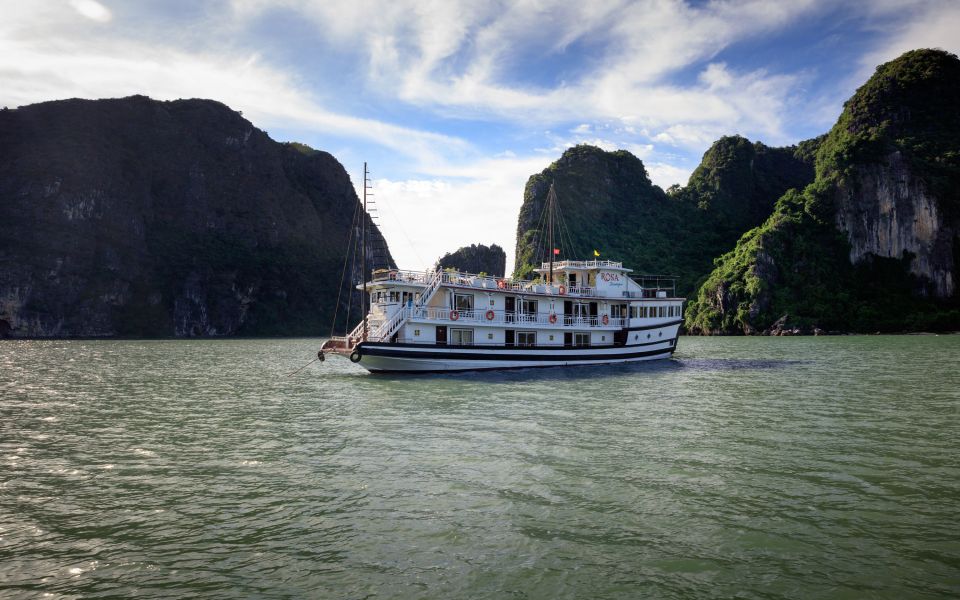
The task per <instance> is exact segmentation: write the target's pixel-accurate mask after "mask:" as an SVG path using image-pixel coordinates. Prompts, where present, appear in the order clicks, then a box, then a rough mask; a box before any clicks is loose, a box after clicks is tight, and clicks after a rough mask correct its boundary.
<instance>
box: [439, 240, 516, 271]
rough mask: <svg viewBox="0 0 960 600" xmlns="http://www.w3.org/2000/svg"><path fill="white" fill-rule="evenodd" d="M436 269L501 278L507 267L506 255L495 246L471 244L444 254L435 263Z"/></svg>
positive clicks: (501, 249)
mask: <svg viewBox="0 0 960 600" xmlns="http://www.w3.org/2000/svg"><path fill="white" fill-rule="evenodd" d="M436 266H437V268H440V269H448V268H453V269H458V270H460V271H466V272H468V273H486V274H487V275H491V276H494V277H503V276H504V271H505V270H506V267H507V253H506V252H504V250H503V248H501V247H500V246H498V245H496V244H492V245H490V246H484V245H483V244H471V245H469V246H464V247H462V248H460V249H458V250H456V251H454V252H451V253H449V254H444V255H443V256H442V257H441V258H440V260H438V261H437V265H436Z"/></svg>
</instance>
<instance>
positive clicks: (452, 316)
mask: <svg viewBox="0 0 960 600" xmlns="http://www.w3.org/2000/svg"><path fill="white" fill-rule="evenodd" d="M410 310H411V309H404V311H410ZM488 313H489V314H488ZM410 317H412V318H414V319H423V320H425V321H441V322H446V323H445V324H447V323H449V324H451V325H452V324H455V323H480V324H484V325H507V326H518V325H520V326H522V325H544V326H548V327H580V328H593V327H595V328H605V329H609V328H620V327H625V326H626V324H627V319H625V318H620V317H606V322H604V317H603V316H586V317H578V316H573V315H562V314H555V313H554V314H544V313H535V314H531V313H521V312H513V311H511V312H507V311H503V310H482V309H481V310H453V309H450V308H433V307H421V308H415V309H412V314H410Z"/></svg>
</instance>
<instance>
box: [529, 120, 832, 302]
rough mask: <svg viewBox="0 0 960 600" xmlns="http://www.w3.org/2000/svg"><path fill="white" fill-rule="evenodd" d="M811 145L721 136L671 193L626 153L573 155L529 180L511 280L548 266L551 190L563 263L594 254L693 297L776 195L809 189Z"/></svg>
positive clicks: (574, 151) (576, 151)
mask: <svg viewBox="0 0 960 600" xmlns="http://www.w3.org/2000/svg"><path fill="white" fill-rule="evenodd" d="M816 144H817V140H812V141H809V142H804V143H803V144H801V145H800V146H799V147H789V148H771V147H768V146H765V145H763V144H760V143H751V142H750V141H749V140H747V139H745V138H742V137H739V136H731V137H724V138H721V139H720V140H718V141H717V142H715V143H714V144H713V146H712V147H711V148H710V149H709V150H707V152H706V153H705V154H704V157H703V161H702V162H701V164H700V166H699V167H697V169H696V170H695V171H694V172H693V174H692V175H691V177H690V181H689V183H688V185H687V186H686V187H680V186H673V187H671V188H670V189H669V190H668V191H667V192H664V191H663V190H662V189H660V188H659V187H657V186H655V185H653V184H652V183H651V182H650V179H649V177H648V175H647V171H646V168H645V167H644V166H643V163H642V162H641V161H640V159H638V158H636V157H635V156H633V155H632V154H630V153H629V152H627V151H625V150H618V151H615V152H607V151H604V150H601V149H600V148H596V147H593V146H587V145H580V146H576V147H573V148H570V149H569V150H567V151H566V152H564V153H563V156H561V157H560V159H559V160H557V161H556V162H554V163H553V164H551V165H550V166H549V167H547V168H546V169H545V170H544V171H542V172H541V173H538V174H536V175H533V176H531V177H530V179H529V180H528V182H527V186H526V189H525V190H524V201H523V205H522V207H521V209H520V218H519V223H518V227H517V254H516V265H515V267H514V268H515V271H514V274H515V275H518V276H525V275H528V274H530V273H531V272H532V269H533V267H534V266H535V265H536V263H537V262H538V261H540V260H545V258H544V257H545V251H546V245H547V244H546V242H544V241H543V239H542V238H543V237H544V236H545V235H546V234H545V228H544V227H543V224H542V223H541V222H540V217H541V214H542V212H543V206H544V202H545V200H546V195H547V191H548V190H549V188H550V184H551V183H553V184H554V185H555V186H556V192H557V198H558V204H559V206H560V213H561V214H562V215H563V221H564V224H565V225H566V231H565V235H564V236H563V237H561V239H560V242H558V245H562V246H563V248H562V250H563V251H564V252H565V253H566V254H565V256H563V258H588V257H592V256H593V251H594V250H599V251H600V253H601V256H602V257H603V258H610V259H612V260H622V261H623V262H624V264H625V266H628V267H630V268H632V269H634V270H635V271H637V272H642V273H662V274H670V275H676V276H678V277H679V281H678V286H679V291H680V292H681V293H683V294H692V293H693V292H694V291H695V290H696V288H697V286H698V284H699V283H700V282H701V281H702V280H703V279H705V278H706V276H707V275H708V274H709V273H710V270H711V269H712V268H713V258H714V257H716V256H719V255H720V254H721V253H723V252H725V251H726V250H727V249H729V248H730V247H732V246H733V244H734V243H736V241H737V239H738V238H739V237H740V235H742V233H743V232H744V231H746V230H747V229H750V228H752V227H756V226H757V225H759V224H760V223H762V222H763V221H764V219H766V218H767V216H769V215H770V213H771V212H772V211H773V204H774V201H775V200H776V199H777V198H778V197H779V196H780V195H781V194H783V193H784V192H785V191H786V190H787V189H789V188H791V187H795V186H802V185H806V184H807V183H809V182H810V181H813V177H814V173H813V158H812V153H813V150H814V149H815V147H816ZM555 235H556V234H555Z"/></svg>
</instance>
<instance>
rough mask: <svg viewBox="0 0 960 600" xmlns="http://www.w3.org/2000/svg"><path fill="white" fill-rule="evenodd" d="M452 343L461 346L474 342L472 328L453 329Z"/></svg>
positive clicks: (451, 331) (451, 332)
mask: <svg viewBox="0 0 960 600" xmlns="http://www.w3.org/2000/svg"><path fill="white" fill-rule="evenodd" d="M450 343H451V344H454V345H460V346H469V345H470V344H472V343H473V330H472V329H451V330H450Z"/></svg>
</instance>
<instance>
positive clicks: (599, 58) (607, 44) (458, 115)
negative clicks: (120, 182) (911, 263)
mask: <svg viewBox="0 0 960 600" xmlns="http://www.w3.org/2000/svg"><path fill="white" fill-rule="evenodd" d="M0 14H2V15H3V17H4V18H3V19H2V20H0V105H4V106H11V107H12V106H20V105H23V104H29V103H33V102H40V101H44V100H53V99H60V98H70V97H82V98H108V97H119V96H126V95H131V94H146V95H149V96H152V97H154V98H158V99H164V100H167V99H175V98H192V97H200V98H213V99H216V100H220V101H222V102H224V103H226V104H228V105H229V106H231V107H233V108H235V109H237V110H241V111H243V114H244V116H245V117H247V118H249V119H250V120H251V121H252V122H253V123H254V124H255V125H256V126H258V127H260V128H261V129H264V130H265V131H267V132H268V133H269V134H270V135H271V136H272V137H273V138H274V139H277V140H281V141H300V142H304V143H307V144H309V145H311V146H313V147H316V148H320V149H324V150H327V151H329V152H331V153H332V154H333V155H334V156H336V157H337V158H338V159H339V160H340V162H341V163H342V164H343V165H344V167H345V168H346V169H347V171H348V172H349V173H350V174H351V176H352V178H353V180H354V182H359V181H360V173H361V172H362V166H363V162H364V161H367V162H369V163H370V165H371V170H372V173H373V178H374V185H375V187H376V198H377V201H378V203H379V205H380V212H381V227H382V229H383V231H384V233H385V235H386V236H387V240H388V242H389V243H390V247H391V250H392V251H393V253H394V256H395V258H396V259H397V261H398V262H399V263H400V265H401V266H406V267H409V268H415V269H421V268H424V267H426V266H428V265H429V264H431V263H432V262H433V261H435V260H436V259H437V258H438V257H439V256H440V255H441V254H443V253H444V252H447V251H451V250H454V249H456V248H457V247H459V246H460V245H463V244H469V243H485V244H490V243H497V244H500V245H502V246H504V248H505V249H506V250H507V252H508V255H509V257H508V264H509V265H512V254H513V246H514V243H515V240H514V236H515V228H516V219H517V214H518V211H519V208H520V204H521V201H522V197H523V186H524V183H525V182H526V179H527V177H529V176H530V175H531V174H533V173H535V172H538V171H540V170H542V169H543V168H544V167H546V166H547V165H548V164H550V162H552V161H553V160H556V158H558V157H559V156H560V154H561V153H562V152H563V150H564V149H565V148H567V147H569V146H571V145H573V144H577V143H591V144H595V145H598V146H601V147H603V148H606V149H617V148H623V149H627V150H629V151H631V152H633V153H634V154H636V155H637V156H638V157H640V158H641V159H642V160H643V162H644V164H645V165H646V166H647V170H648V172H649V173H650V176H651V178H652V179H653V181H654V182H655V183H657V184H659V185H661V186H663V187H667V186H669V185H670V184H673V183H681V184H683V183H686V179H687V177H688V176H689V174H690V172H691V171H692V170H693V169H694V168H695V167H696V165H697V164H698V163H699V161H700V157H701V156H702V154H703V152H704V151H705V150H706V149H707V148H708V147H709V145H710V144H711V143H712V142H713V141H714V140H715V139H716V138H718V137H719V136H721V135H728V134H734V133H737V134H741V135H744V136H746V137H748V138H750V139H751V140H760V141H763V142H764V143H767V144H770V145H786V144H792V143H796V142H798V141H800V140H803V139H807V138H810V137H813V136H815V135H818V134H820V133H823V132H825V131H826V130H827V129H828V128H829V127H830V126H831V125H832V124H833V122H834V121H835V120H836V118H837V116H838V115H839V113H840V110H841V107H842V103H843V101H844V100H845V99H846V98H848V97H849V96H850V95H851V94H852V93H853V91H854V90H855V89H856V87H857V86H858V85H859V84H861V83H862V82H863V81H864V80H865V79H866V78H867V77H869V75H870V74H871V73H872V72H873V70H874V68H875V67H876V65H878V64H879V63H881V62H883V61H886V60H889V59H891V58H894V57H896V56H897V55H899V54H900V53H902V52H903V51H905V50H908V49H912V48H919V47H940V48H945V49H947V50H950V51H952V52H958V51H960V34H958V33H957V32H960V2H957V1H946V0H897V1H894V0H874V1H862V2H857V1H848V2H843V1H840V2H838V1H835V0H793V1H791V2H773V1H770V2H767V1H759V0H754V1H749V0H744V1H733V0H731V1H726V2H679V1H667V0H649V1H627V0H594V1H591V2H569V1H564V2H560V1H556V2H555V1H551V0H536V1H533V0H531V1H516V2H478V1H468V0H447V1H436V2H427V1H419V2H407V1H404V0H394V1H391V2H375V1H369V0H348V1H341V0H272V1H266V0H217V1H210V2H203V1H201V0H192V1H186V0H136V1H135V0H35V1H33V2H23V1H22V0H0ZM611 258H615V257H611ZM508 269H509V267H508Z"/></svg>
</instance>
